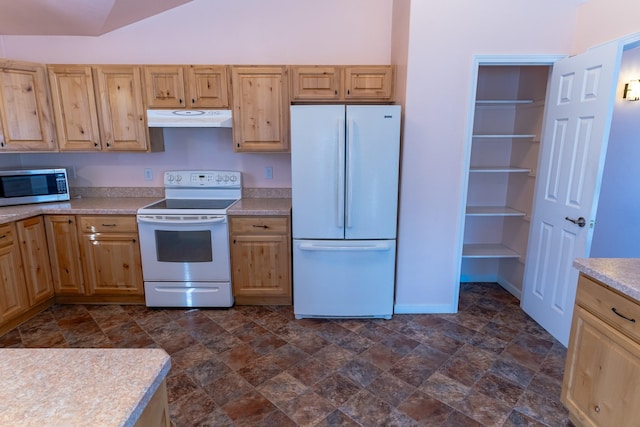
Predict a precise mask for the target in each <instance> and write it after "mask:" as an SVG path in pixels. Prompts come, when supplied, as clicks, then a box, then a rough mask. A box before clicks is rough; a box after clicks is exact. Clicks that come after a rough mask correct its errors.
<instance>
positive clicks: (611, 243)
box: [589, 48, 640, 258]
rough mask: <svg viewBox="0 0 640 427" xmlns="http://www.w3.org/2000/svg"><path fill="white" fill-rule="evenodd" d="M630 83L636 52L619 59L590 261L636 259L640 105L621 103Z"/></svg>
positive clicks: (639, 57) (639, 68)
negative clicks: (625, 84)
mask: <svg viewBox="0 0 640 427" xmlns="http://www.w3.org/2000/svg"><path fill="white" fill-rule="evenodd" d="M632 79H633V80H637V79H640V48H635V49H632V50H628V51H626V52H624V53H623V55H622V63H621V65H620V77H619V81H618V91H617V95H616V101H615V107H614V110H613V119H612V121H611V132H610V134H609V144H608V146H607V155H606V159H605V165H604V172H603V175H602V186H601V189H600V198H599V201H598V210H597V217H596V227H595V229H594V232H593V241H592V244H591V252H590V255H589V256H591V257H601V258H640V220H639V218H640V216H639V214H638V213H639V212H640V169H639V168H638V161H639V160H640V143H639V138H638V135H639V134H640V101H634V102H631V101H625V100H623V99H622V93H623V90H624V83H625V82H627V81H629V80H632Z"/></svg>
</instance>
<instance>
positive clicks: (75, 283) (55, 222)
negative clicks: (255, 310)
mask: <svg viewBox="0 0 640 427" xmlns="http://www.w3.org/2000/svg"><path fill="white" fill-rule="evenodd" d="M44 221H45V229H46V233H47V245H48V247H49V258H50V259H51V275H52V277H53V288H54V291H55V293H56V294H71V295H83V294H84V278H83V276H82V258H81V257H80V241H79V239H78V228H77V226H76V217H75V216H74V215H47V216H45V218H44Z"/></svg>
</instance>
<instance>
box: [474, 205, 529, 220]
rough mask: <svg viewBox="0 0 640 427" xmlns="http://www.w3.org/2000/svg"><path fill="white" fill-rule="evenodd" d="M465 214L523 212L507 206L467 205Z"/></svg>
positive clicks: (523, 214) (504, 214) (490, 214)
mask: <svg viewBox="0 0 640 427" xmlns="http://www.w3.org/2000/svg"><path fill="white" fill-rule="evenodd" d="M467 216H521V217H525V216H527V214H526V213H525V212H522V211H519V210H517V209H513V208H510V207H507V206H467Z"/></svg>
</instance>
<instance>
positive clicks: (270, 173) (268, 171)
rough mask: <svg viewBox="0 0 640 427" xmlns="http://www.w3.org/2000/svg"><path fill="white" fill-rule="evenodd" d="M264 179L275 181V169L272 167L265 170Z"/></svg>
mask: <svg viewBox="0 0 640 427" xmlns="http://www.w3.org/2000/svg"><path fill="white" fill-rule="evenodd" d="M264 178H265V179H273V168H272V167H271V166H267V167H266V168H264Z"/></svg>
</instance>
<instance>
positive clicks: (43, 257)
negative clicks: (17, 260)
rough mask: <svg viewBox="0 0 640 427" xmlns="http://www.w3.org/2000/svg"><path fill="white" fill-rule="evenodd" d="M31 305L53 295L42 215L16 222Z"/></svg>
mask: <svg viewBox="0 0 640 427" xmlns="http://www.w3.org/2000/svg"><path fill="white" fill-rule="evenodd" d="M16 229H17V231H18V238H19V239H20V253H21V254H22V260H23V263H24V273H25V274H24V276H25V281H26V285H27V294H28V296H29V305H30V306H34V305H37V304H39V303H41V302H43V301H47V300H48V299H50V298H52V297H53V282H52V279H51V265H50V262H49V250H48V248H47V236H46V233H45V228H44V220H43V219H42V216H36V217H33V218H28V219H23V220H21V221H18V222H17V223H16Z"/></svg>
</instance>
